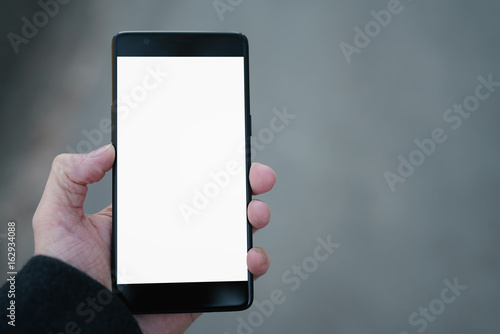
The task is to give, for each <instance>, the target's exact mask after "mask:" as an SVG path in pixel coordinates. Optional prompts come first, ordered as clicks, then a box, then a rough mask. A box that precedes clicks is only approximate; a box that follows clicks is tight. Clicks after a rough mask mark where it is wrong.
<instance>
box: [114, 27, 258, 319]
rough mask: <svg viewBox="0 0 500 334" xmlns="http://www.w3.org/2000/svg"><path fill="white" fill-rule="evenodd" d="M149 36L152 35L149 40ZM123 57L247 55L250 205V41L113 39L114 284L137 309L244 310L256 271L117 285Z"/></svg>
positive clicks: (194, 35) (142, 35) (225, 37)
mask: <svg viewBox="0 0 500 334" xmlns="http://www.w3.org/2000/svg"><path fill="white" fill-rule="evenodd" d="M145 39H148V40H149V43H148V44H146V43H145V42H144V41H145ZM119 56H145V57H147V56H167V57H168V56H177V57H179V56H188V57H195V56H200V57H210V56H228V57H231V56H238V57H243V58H244V81H245V82H244V89H245V129H244V131H245V168H246V171H245V172H246V185H247V186H246V204H247V207H248V204H249V203H250V201H251V197H252V191H251V188H250V182H249V172H250V161H251V159H250V136H251V116H250V101H249V97H250V85H249V56H248V40H247V38H246V37H245V36H244V35H243V34H240V33H220V32H149V31H137V32H120V33H118V34H117V35H116V36H114V37H113V41H112V67H113V96H112V101H113V102H112V107H111V114H112V115H111V119H112V143H113V145H114V147H115V150H116V158H115V162H114V164H113V171H112V177H113V231H112V258H111V270H112V288H113V292H114V293H116V294H117V295H118V296H119V297H120V298H121V299H122V300H123V301H124V302H125V304H126V305H127V306H128V308H129V309H130V310H131V311H132V312H133V313H136V314H144V313H189V312H215V311H238V310H244V309H247V308H248V307H250V305H251V304H252V301H253V276H252V274H251V273H250V272H248V278H247V281H236V282H201V283H200V282H193V283H155V284H117V281H116V272H117V257H118V256H119V255H118V254H117V229H118V224H119V223H118V217H117V196H118V193H117V180H116V177H117V161H118V159H119V157H120V155H119V149H118V145H117V132H118V130H119V129H117V126H116V125H117V117H118V115H117V103H116V101H117V57H119ZM246 224H247V251H248V250H249V249H250V248H251V247H252V226H251V225H250V223H249V222H248V216H247V222H246Z"/></svg>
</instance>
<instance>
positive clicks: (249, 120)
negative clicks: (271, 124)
mask: <svg viewBox="0 0 500 334" xmlns="http://www.w3.org/2000/svg"><path fill="white" fill-rule="evenodd" d="M248 116H250V117H249V118H248V128H249V129H250V130H249V131H248V132H249V133H250V135H249V137H252V115H251V114H249V115H248Z"/></svg>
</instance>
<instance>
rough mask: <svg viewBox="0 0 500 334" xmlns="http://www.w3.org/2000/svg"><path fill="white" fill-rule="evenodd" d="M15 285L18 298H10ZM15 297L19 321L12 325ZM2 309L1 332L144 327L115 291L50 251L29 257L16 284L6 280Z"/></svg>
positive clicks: (77, 331)
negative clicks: (52, 256) (10, 315)
mask: <svg viewBox="0 0 500 334" xmlns="http://www.w3.org/2000/svg"><path fill="white" fill-rule="evenodd" d="M9 277H10V276H8V277H7V279H9ZM14 287H15V299H14V298H9V297H8V294H9V291H11V290H12V288H14ZM11 296H12V295H11ZM11 300H15V327H13V326H11V325H9V322H10V321H11V318H12V317H11V318H9V317H6V315H9V314H10V313H11V311H9V310H8V308H9V307H10V308H12V307H11ZM0 309H1V310H2V312H1V314H2V317H1V320H0V333H47V334H49V333H53V334H56V333H71V334H83V333H141V331H140V329H139V326H138V324H137V322H136V321H135V318H134V317H133V315H132V313H131V312H130V311H129V310H128V309H127V307H126V306H125V304H124V303H123V302H122V301H121V300H120V299H119V298H118V297H116V296H115V295H114V294H113V293H111V291H109V290H108V289H107V288H105V287H104V286H103V285H102V284H100V283H99V282H97V281H96V280H94V279H92V278H91V277H89V276H88V275H86V274H85V273H83V272H81V271H80V270H78V269H76V268H74V267H72V266H70V265H68V264H66V263H64V262H62V261H59V260H56V259H53V258H50V257H46V256H35V257H33V258H31V260H30V261H29V262H28V263H27V264H26V265H25V266H24V267H23V269H22V270H21V271H20V272H19V273H18V275H17V276H16V277H15V285H13V286H12V287H11V283H10V281H9V280H8V281H7V283H5V284H4V285H3V286H2V288H1V289H0ZM6 312H7V314H5V313H6ZM11 324H12V322H11Z"/></svg>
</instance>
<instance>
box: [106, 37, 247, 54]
mask: <svg viewBox="0 0 500 334" xmlns="http://www.w3.org/2000/svg"><path fill="white" fill-rule="evenodd" d="M145 40H149V43H148V44H146V43H145V42H144V41H145ZM113 42H114V44H115V47H114V50H115V56H117V57H127V56H135V57H139V56H140V57H158V56H163V57H165V56H175V57H242V56H245V54H246V52H247V49H248V41H247V38H246V37H245V36H244V35H243V34H240V33H227V32H120V33H119V34H117V35H116V36H115V37H114V40H113Z"/></svg>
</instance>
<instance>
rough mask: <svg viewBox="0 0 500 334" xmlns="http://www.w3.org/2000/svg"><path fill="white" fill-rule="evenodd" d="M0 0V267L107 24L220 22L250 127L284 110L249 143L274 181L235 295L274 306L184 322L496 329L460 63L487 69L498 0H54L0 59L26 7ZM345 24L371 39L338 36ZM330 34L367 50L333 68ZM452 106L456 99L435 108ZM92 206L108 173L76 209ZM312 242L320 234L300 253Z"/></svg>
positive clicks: (97, 79)
mask: <svg viewBox="0 0 500 334" xmlns="http://www.w3.org/2000/svg"><path fill="white" fill-rule="evenodd" d="M0 3H1V7H0V18H1V20H0V24H1V31H0V33H1V35H2V38H1V52H0V68H1V89H0V111H1V113H0V125H1V131H0V145H1V152H2V159H1V160H0V161H1V164H0V170H1V173H0V178H1V183H0V222H1V229H0V241H1V242H2V243H1V244H0V247H1V254H2V256H1V257H0V268H6V259H5V258H6V256H5V255H4V254H5V252H6V245H5V234H4V233H5V232H6V223H7V221H8V220H9V219H14V220H16V221H17V224H18V238H17V241H18V250H17V251H18V263H19V265H22V264H24V263H25V262H26V261H27V260H28V259H29V258H30V256H32V253H33V235H32V229H31V218H32V215H33V213H34V211H35V209H36V206H37V204H38V201H39V199H40V196H41V194H42V191H43V188H44V185H45V181H46V179H47V176H48V172H49V170H50V164H51V162H52V159H53V158H54V157H55V156H56V155H57V154H59V153H61V152H64V151H68V147H69V148H72V149H73V150H77V145H78V144H79V143H80V142H81V141H82V140H86V138H85V136H84V134H83V133H82V131H84V130H87V131H91V130H92V129H96V128H98V122H99V121H100V120H101V119H103V118H106V117H109V108H110V104H111V38H112V36H113V35H114V34H116V33H117V32H119V31H123V30H211V31H239V32H242V33H244V34H245V35H247V36H248V39H249V41H250V69H251V73H250V81H251V112H252V115H253V133H254V137H255V138H256V140H259V131H261V130H262V129H264V128H269V126H270V121H271V119H272V118H273V117H274V115H275V114H274V113H273V109H277V110H280V111H283V110H284V109H286V110H287V112H288V113H289V114H293V115H294V116H295V118H293V119H289V123H288V124H286V126H285V127H284V129H283V131H281V132H274V133H273V137H272V140H270V141H269V140H267V137H266V144H265V145H263V146H264V148H263V149H261V150H258V151H257V154H256V155H255V160H256V161H259V162H263V163H266V164H268V165H270V166H272V167H273V168H274V169H275V171H276V173H277V176H278V182H277V184H276V186H275V188H274V190H273V191H272V192H271V193H270V194H267V195H265V196H261V198H262V199H263V200H265V201H266V202H267V203H268V204H269V206H270V207H271V210H272V220H271V224H270V225H269V227H268V228H266V229H265V231H260V232H258V233H257V234H256V235H255V238H254V243H255V245H259V246H262V247H265V248H266V249H267V250H268V251H269V253H270V255H271V257H272V266H271V269H270V271H269V272H268V274H267V275H266V276H264V277H262V278H261V279H259V280H258V281H257V282H256V284H255V291H256V293H255V299H256V301H257V303H258V304H261V303H263V301H264V300H270V298H271V295H272V294H273V291H274V290H276V289H278V290H281V291H282V293H283V295H284V296H285V298H286V299H285V301H284V302H283V303H281V304H275V305H273V307H272V308H268V309H267V310H265V311H262V310H259V308H258V307H256V306H255V305H254V306H253V307H252V308H250V309H249V310H247V311H245V312H238V313H221V314H205V315H203V316H202V317H201V318H200V319H199V320H197V321H196V323H195V324H194V325H193V326H192V327H191V328H190V329H189V330H188V333H229V334H233V333H303V332H308V333H325V332H329V333H341V334H351V333H384V334H387V333H395V334H399V333H421V332H425V333H429V334H430V333H457V334H458V333H498V332H500V317H499V315H500V306H499V293H500V288H499V281H500V252H499V250H500V238H499V235H500V226H499V223H500V209H499V199H500V149H499V143H500V132H499V131H498V127H499V126H500V115H499V106H500V87H496V88H495V87H490V89H491V90H492V91H493V90H494V91H493V92H491V91H488V90H487V88H482V89H480V93H482V94H483V95H484V94H486V93H489V96H488V98H485V99H484V100H482V101H479V106H477V105H473V104H474V102H477V101H478V100H477V99H476V100H475V99H474V98H470V96H473V95H474V94H475V92H476V87H478V85H479V84H480V81H479V80H478V77H479V76H483V78H484V79H486V80H488V77H489V76H491V80H492V81H495V82H498V81H500V69H499V66H498V60H499V59H500V47H499V39H498V38H499V35H500V20H499V19H498V18H499V17H500V3H499V2H498V1H494V0H490V1H469V0H455V1H451V0H444V1H429V0H427V1H426V0H414V1H411V0H401V2H400V5H399V6H396V5H397V3H395V2H392V1H389V0H380V1H379V0H376V1H374V0H360V1H355V2H354V1H350V2H348V1H334V0H328V1H327V0H324V1H296V0H293V1H292V0H289V1H262V0H260V1H258V0H253V1H250V0H243V1H240V0H232V1H228V0H221V1H218V2H217V1H216V2H215V4H219V6H220V3H222V4H225V7H224V8H225V10H226V11H225V12H223V13H218V12H217V10H216V8H215V5H214V2H213V1H211V0H206V1H194V0H189V1H186V0H185V1H141V2H139V1H82V0H73V1H70V2H69V3H68V4H65V5H60V8H59V12H58V13H57V14H56V15H54V17H51V18H50V19H49V22H48V23H47V24H46V25H44V26H42V27H40V28H39V29H38V32H37V34H36V35H35V36H34V37H32V38H29V39H28V42H27V43H26V44H20V45H19V50H18V52H17V53H16V52H15V50H14V47H13V46H12V44H11V43H10V42H9V39H8V38H7V35H8V33H9V32H13V33H15V34H18V35H21V28H22V26H23V24H24V23H23V21H22V18H23V17H26V18H27V19H28V20H29V21H32V20H33V15H36V13H37V12H39V11H40V10H41V7H40V6H39V5H38V4H37V3H36V2H35V1H32V2H28V1H14V0H12V1H5V0H3V1H1V2H0ZM388 6H389V7H390V8H391V9H393V10H394V11H399V13H398V14H392V15H391V19H390V22H389V20H388V19H387V17H382V18H379V19H380V20H382V19H384V20H385V22H383V23H384V25H385V27H383V26H381V25H380V24H373V23H370V22H371V21H375V18H374V16H373V15H372V14H371V13H370V12H371V11H372V10H374V11H375V12H379V11H381V10H387V8H388ZM393 6H394V7H393ZM221 8H222V7H221ZM219 14H220V15H219ZM366 24H368V26H365V25H366ZM356 27H358V28H359V29H361V30H363V31H365V28H366V27H367V28H368V29H369V32H368V33H369V34H370V35H371V36H372V37H370V36H368V35H367V36H365V38H364V40H363V37H359V36H358V38H357V41H355V38H356V34H359V33H357V32H356V30H355V29H356ZM377 27H378V28H377ZM370 29H371V30H370ZM366 37H368V38H369V39H370V41H369V44H368V43H367V40H366ZM342 42H344V43H347V44H349V45H351V46H355V45H356V44H355V42H357V43H358V46H360V43H361V44H362V43H363V42H364V43H365V44H368V45H366V46H365V45H361V46H364V47H363V48H361V47H359V48H358V49H357V50H356V52H355V53H353V54H352V55H351V57H350V62H348V59H347V58H346V56H345V55H344V53H343V52H342V49H341V43H342ZM342 45H344V47H345V45H346V44H342ZM351 50H353V49H352V48H351ZM464 101H467V103H470V105H471V107H470V108H471V109H476V110H475V111H473V112H471V113H470V115H468V114H465V113H463V114H464V115H466V116H467V118H464V117H463V116H459V114H458V113H455V112H453V115H454V116H453V117H455V118H454V119H453V121H450V120H449V121H448V122H447V121H445V120H444V119H443V116H445V117H446V116H449V117H452V114H448V112H447V110H448V109H449V108H453V105H454V104H462V103H464ZM457 117H460V121H461V124H460V127H458V128H457V126H458V122H459V121H458V120H457ZM452 126H455V127H456V129H454V128H453V127H452ZM436 128H441V129H442V130H443V132H444V135H445V136H446V141H445V142H444V143H439V144H435V145H436V148H435V151H434V152H433V153H432V154H430V155H429V156H425V161H423V163H421V161H419V158H420V160H422V159H421V158H422V156H423V155H422V154H420V153H414V151H415V150H417V149H418V146H417V145H416V144H415V142H414V141H415V140H417V139H418V140H421V141H422V140H424V139H427V138H431V136H432V135H431V134H432V132H433V130H434V129H436ZM262 138H264V137H262ZM108 142H110V139H109V136H107V137H106V138H105V140H103V142H102V145H104V144H106V143H108ZM260 144H262V142H261V143H260ZM429 145H430V144H429ZM99 146H100V145H99ZM431 146H432V145H430V146H429V147H431ZM94 148H95V147H94ZM399 156H401V157H402V158H404V159H406V160H408V159H410V156H411V158H412V159H413V161H414V162H416V164H418V165H419V166H416V167H414V171H413V173H412V174H411V175H410V176H408V177H405V182H398V183H396V184H395V186H394V189H393V190H394V191H392V190H391V188H390V186H389V183H388V182H387V180H386V177H385V175H384V174H386V172H392V173H394V174H396V173H398V165H399V164H400V158H399ZM403 172H404V171H403ZM400 180H401V179H400ZM110 202H111V178H110V176H109V175H108V176H106V177H105V179H104V180H103V181H102V182H100V183H99V184H96V185H93V186H91V187H90V191H89V196H88V199H87V202H86V211H87V212H88V213H92V212H96V211H99V210H100V209H101V208H103V207H104V206H106V205H108V204H109V203H110ZM328 236H330V238H331V241H332V242H334V243H338V244H339V245H340V246H338V245H337V246H338V247H337V248H336V249H335V250H334V252H333V254H331V255H330V256H329V257H328V259H326V260H324V261H322V262H319V263H318V262H317V261H316V260H312V259H311V257H313V256H314V251H315V248H316V247H317V246H318V245H319V243H318V241H317V238H322V239H323V240H327V238H328ZM293 266H300V267H301V268H302V269H301V272H298V271H295V272H293V271H292V269H293V268H297V267H293ZM304 266H305V269H304V268H303V267H304ZM304 270H307V271H309V273H306V271H304ZM5 272H6V270H5V269H1V271H0V277H1V278H2V280H4V278H5ZM299 284H300V285H299ZM454 284H458V285H459V288H458V289H457V288H455V290H453V289H450V288H447V286H448V285H454ZM297 287H298V288H297ZM446 289H448V290H446ZM264 304H265V305H269V303H265V302H264ZM414 312H416V313H414Z"/></svg>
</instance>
